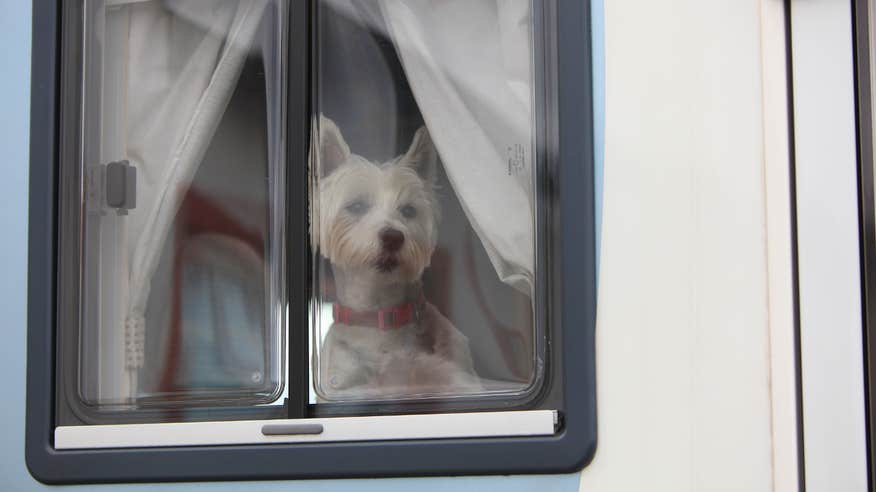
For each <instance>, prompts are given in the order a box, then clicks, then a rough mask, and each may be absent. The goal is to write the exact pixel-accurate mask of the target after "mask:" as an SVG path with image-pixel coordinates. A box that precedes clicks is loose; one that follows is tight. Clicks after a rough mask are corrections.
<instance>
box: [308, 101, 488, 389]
mask: <svg viewBox="0 0 876 492" xmlns="http://www.w3.org/2000/svg"><path fill="white" fill-rule="evenodd" d="M437 166H438V155H437V151H436V149H435V147H434V145H433V143H432V140H431V138H430V136H429V133H428V131H427V130H426V128H425V127H421V128H420V129H419V130H418V131H417V132H416V134H415V135H414V138H413V141H412V143H411V145H410V148H409V149H408V150H407V152H406V153H405V154H403V155H401V156H399V157H396V158H395V159H392V160H390V161H388V162H384V163H376V162H372V161H369V160H367V159H365V158H363V157H361V156H359V155H356V154H353V153H351V152H350V149H349V147H348V146H347V143H346V141H345V140H344V138H343V136H342V134H341V132H340V130H339V129H338V127H337V126H336V125H335V123H334V122H332V121H331V120H330V119H328V118H325V117H322V118H320V129H319V163H318V168H319V171H318V175H319V176H320V179H319V182H318V184H317V185H316V189H317V193H318V204H317V206H316V207H313V209H314V211H315V215H316V217H313V219H312V222H311V224H312V226H313V227H315V228H316V230H315V231H312V235H314V236H315V240H316V241H317V243H318V249H319V251H320V254H321V255H323V256H324V257H325V258H326V259H327V260H328V261H329V263H330V264H331V268H332V272H333V275H334V282H335V286H336V296H337V302H335V304H334V305H333V317H334V322H333V323H332V325H331V327H330V328H329V330H328V333H327V334H326V336H325V340H324V341H323V343H322V347H321V350H320V351H319V355H318V363H317V364H315V365H317V367H318V369H319V370H318V378H317V384H316V389H317V394H318V395H319V396H320V398H321V399H323V400H326V401H332V400H351V399H389V398H392V399H405V398H417V397H429V396H435V397H437V396H450V395H458V394H466V393H473V392H478V391H480V390H481V389H482V388H481V384H480V380H479V378H478V376H477V374H476V373H475V370H474V365H473V363H472V356H471V351H470V349H469V344H468V338H467V337H466V336H465V335H464V334H463V333H462V332H460V331H459V330H458V329H457V328H456V327H455V326H453V324H452V323H451V322H450V321H449V320H448V319H447V318H445V317H444V316H443V315H442V314H441V313H440V312H439V311H438V309H436V308H435V306H433V305H432V304H430V303H429V302H427V301H426V300H425V299H424V298H423V287H422V275H423V271H424V270H425V269H426V268H427V267H428V266H429V264H430V260H431V257H432V253H433V252H434V250H435V245H436V243H437V237H438V221H439V216H440V213H439V207H438V201H437V196H436V191H435V180H436V172H437Z"/></svg>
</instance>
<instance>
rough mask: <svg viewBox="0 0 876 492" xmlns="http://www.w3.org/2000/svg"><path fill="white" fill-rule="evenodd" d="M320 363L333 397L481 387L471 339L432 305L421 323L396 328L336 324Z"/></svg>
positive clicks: (327, 392)
mask: <svg viewBox="0 0 876 492" xmlns="http://www.w3.org/2000/svg"><path fill="white" fill-rule="evenodd" d="M320 362H321V366H322V367H321V371H322V375H323V377H324V378H325V379H324V383H323V384H322V390H323V392H324V393H325V396H326V397H328V398H343V397H391V396H396V397H401V396H412V395H423V394H435V395H441V394H445V395H446V394H451V393H460V392H471V391H474V390H477V389H479V386H480V385H479V383H478V380H477V377H476V376H475V375H474V368H473V365H472V360H471V353H470V351H469V348H468V339H467V338H466V337H465V335H463V334H462V333H461V332H459V330H457V329H456V328H455V327H453V325H452V324H451V323H450V322H449V321H448V320H447V319H446V318H444V316H443V315H441V313H439V312H438V310H437V309H436V308H435V307H434V306H432V305H431V304H428V303H426V304H425V305H424V306H423V308H422V310H421V313H420V317H419V321H418V322H416V323H411V324H408V325H405V326H402V327H399V328H395V329H390V330H381V329H379V328H376V327H372V326H356V325H346V324H341V323H335V324H333V325H332V327H331V328H330V330H329V332H328V335H327V336H326V340H325V343H324V345H323V354H322V356H321V359H320Z"/></svg>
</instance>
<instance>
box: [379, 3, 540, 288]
mask: <svg viewBox="0 0 876 492" xmlns="http://www.w3.org/2000/svg"><path fill="white" fill-rule="evenodd" d="M380 6H381V11H382V13H383V16H384V19H385V22H386V24H387V29H388V34H389V37H390V39H392V40H393V42H394V43H395V45H396V49H397V51H398V53H399V57H400V58H401V61H402V65H403V66H404V71H405V75H406V76H407V79H408V82H409V84H410V86H411V88H412V90H413V92H414V97H415V98H416V101H417V104H418V105H419V108H420V111H421V113H422V115H423V119H424V120H425V122H426V125H427V127H428V128H429V132H430V133H431V135H432V139H433V140H434V142H435V145H436V147H437V148H438V152H439V154H440V155H441V160H442V162H443V164H444V169H445V171H446V173H447V176H448V178H449V180H450V183H451V185H452V186H453V190H454V192H455V193H456V195H457V197H458V198H459V201H460V203H461V204H462V208H463V210H465V213H466V215H467V216H468V219H469V221H470V222H471V225H472V227H473V228H474V230H475V231H476V232H477V234H478V236H479V238H480V240H481V241H482V242H483V245H484V247H485V249H486V251H487V254H488V255H489V257H490V260H491V261H492V263H493V266H494V267H495V268H496V272H497V274H498V275H499V278H500V279H502V281H503V282H506V283H508V284H510V285H512V286H514V287H515V288H517V289H519V290H521V291H523V292H524V293H526V294H527V295H531V294H532V286H533V269H534V266H533V264H534V253H533V251H534V237H535V236H534V233H533V229H534V228H533V224H534V216H533V214H534V207H533V202H534V197H533V176H532V161H533V155H532V153H533V148H534V143H533V129H532V125H533V121H534V118H533V116H532V103H531V101H532V97H533V96H532V93H533V89H534V87H533V73H532V58H533V49H532V41H531V40H532V32H531V25H532V20H531V7H530V1H529V0H478V1H472V0H443V1H428V0H414V1H411V0H381V2H380Z"/></svg>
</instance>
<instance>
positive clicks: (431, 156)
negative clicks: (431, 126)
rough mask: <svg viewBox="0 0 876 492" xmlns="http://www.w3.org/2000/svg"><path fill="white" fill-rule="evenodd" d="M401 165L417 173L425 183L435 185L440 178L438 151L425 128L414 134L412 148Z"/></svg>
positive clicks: (403, 158)
mask: <svg viewBox="0 0 876 492" xmlns="http://www.w3.org/2000/svg"><path fill="white" fill-rule="evenodd" d="M399 163H400V164H401V165H404V166H408V167H410V168H412V169H414V170H415V171H417V174H419V175H420V177H421V178H423V180H424V181H426V182H428V183H432V184H434V183H435V180H436V179H437V176H438V151H437V150H436V149H435V144H434V143H432V137H431V136H429V130H427V129H426V127H425V126H421V127H420V129H419V130H417V133H415V134H414V141H413V142H411V147H410V148H409V149H408V151H407V153H405V155H404V157H402V159H401V161H400V162H399Z"/></svg>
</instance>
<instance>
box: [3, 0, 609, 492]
mask: <svg viewBox="0 0 876 492" xmlns="http://www.w3.org/2000/svg"><path fill="white" fill-rule="evenodd" d="M597 4H598V5H597ZM30 13H31V12H30V5H29V2H27V1H25V0H0V46H4V47H5V49H3V50H0V73H2V74H3V77H0V108H2V110H0V111H2V114H0V166H2V167H0V170H2V176H3V179H0V197H2V202H0V232H2V235H3V237H4V238H5V240H4V241H2V242H0V271H2V275H0V319H2V320H3V328H2V332H3V334H4V336H3V340H2V342H0V376H2V377H0V394H2V395H3V396H4V397H5V398H4V402H3V404H2V405H0V433H2V436H3V437H2V439H0V477H2V478H0V489H2V490H4V491H10V492H12V491H26V490H39V489H44V490H48V489H49V487H45V486H41V485H40V484H39V483H37V482H36V481H34V480H33V479H32V478H31V477H30V475H29V474H28V472H27V469H26V468H25V465H24V411H25V406H24V397H25V386H24V385H25V334H26V314H25V306H26V296H25V285H26V259H27V165H28V160H27V159H28V125H29V123H28V114H29V113H28V111H29V97H30V96H29V94H30V85H29V84H30ZM594 14H598V15H594V18H596V19H599V20H598V21H597V22H596V23H595V24H597V25H598V26H594V34H598V36H597V37H598V43H597V46H598V48H597V49H596V53H597V54H598V56H597V58H598V59H599V60H600V61H599V65H598V67H600V68H599V69H598V70H597V71H596V72H597V74H599V75H598V76H597V77H596V80H597V81H599V82H598V83H597V90H596V94H597V97H596V107H597V108H598V111H597V114H598V115H600V117H599V118H598V120H599V123H598V125H597V142H599V143H598V145H597V147H598V150H597V155H598V156H600V158H599V162H601V148H602V144H601V141H602V138H601V135H602V133H601V132H602V130H601V128H602V118H601V114H602V110H601V108H602V103H601V101H602V96H601V94H602V83H601V80H602V76H601V74H602V69H601V66H602V65H601V63H602V62H601V60H602V56H601V53H602V43H601V39H602V34H601V32H602V28H601V18H602V15H601V2H600V1H599V0H594ZM597 176H599V177H600V179H599V181H598V182H599V183H601V171H597ZM599 188H600V191H599V194H601V185H600V186H599ZM600 200H601V198H600ZM597 206H599V205H598V204H597ZM71 488H74V489H78V490H83V489H85V488H87V489H88V490H102V491H123V492H133V491H152V490H162V491H167V490H170V491H183V490H199V491H217V492H218V491H229V492H230V491H244V492H248V491H251V492H268V491H284V492H296V491H302V492H303V491H315V492H336V491H341V490H357V491H362V492H371V491H374V492H377V491H380V492H402V491H409V490H417V491H418V492H432V491H438V490H448V489H452V490H502V491H504V492H517V491H520V492H523V491H533V490H538V491H539V492H555V491H556V492H571V491H574V490H577V489H578V476H577V475H560V476H532V477H468V478H422V479H386V480H345V481H339V480H330V481H318V482H317V481H308V482H246V483H209V484H177V485H172V486H168V485H166V484H165V485H109V486H100V487H95V486H88V487H85V488H83V487H71Z"/></svg>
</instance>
